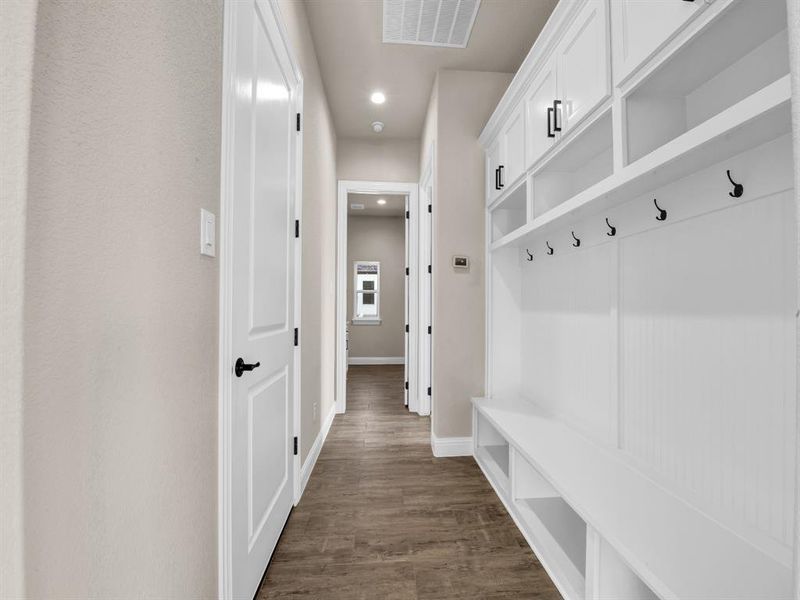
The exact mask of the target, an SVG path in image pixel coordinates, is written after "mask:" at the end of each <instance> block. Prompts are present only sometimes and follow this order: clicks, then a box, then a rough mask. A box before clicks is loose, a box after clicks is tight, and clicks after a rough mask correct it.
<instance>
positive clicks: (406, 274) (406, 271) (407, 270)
mask: <svg viewBox="0 0 800 600" xmlns="http://www.w3.org/2000/svg"><path fill="white" fill-rule="evenodd" d="M406 276H408V267H406Z"/></svg>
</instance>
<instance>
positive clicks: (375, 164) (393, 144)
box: [336, 139, 419, 182]
mask: <svg viewBox="0 0 800 600" xmlns="http://www.w3.org/2000/svg"><path fill="white" fill-rule="evenodd" d="M336 172H337V176H338V178H339V179H347V180H355V181H400V182H415V181H418V180H419V141H418V140H401V139H376V140H375V141H372V140H363V139H357V140H354V139H340V140H339V141H338V144H337V147H336Z"/></svg>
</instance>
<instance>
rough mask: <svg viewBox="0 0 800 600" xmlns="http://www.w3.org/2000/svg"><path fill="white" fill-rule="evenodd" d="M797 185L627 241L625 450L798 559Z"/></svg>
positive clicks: (771, 548) (622, 298) (769, 546)
mask: <svg viewBox="0 0 800 600" xmlns="http://www.w3.org/2000/svg"><path fill="white" fill-rule="evenodd" d="M792 211H793V202H792V194H791V191H787V192H781V193H777V194H773V195H771V196H769V197H766V198H761V199H758V200H756V201H752V202H747V203H743V204H740V205H736V206H732V207H730V208H727V209H725V210H722V211H717V212H713V213H710V214H706V215H702V216H699V217H696V218H693V219H689V220H686V221H683V222H679V223H674V224H672V225H670V226H667V227H664V228H660V229H656V230H651V231H649V232H647V233H644V234H641V235H634V236H631V237H629V238H627V239H623V240H621V241H620V250H619V261H620V280H619V336H620V337H619V344H620V354H619V357H620V371H619V372H620V400H619V402H620V432H619V434H620V446H621V448H622V449H623V452H625V453H627V454H629V455H630V457H632V459H633V460H634V461H636V462H637V463H638V464H639V465H640V466H641V467H642V468H643V469H644V470H645V471H646V472H650V473H652V474H653V475H654V476H655V477H656V478H657V479H658V480H660V481H662V482H663V483H665V484H666V485H668V486H669V488H670V489H672V490H674V491H676V492H677V493H679V494H680V495H681V496H683V497H685V498H686V499H687V500H689V501H690V502H692V503H693V504H695V505H697V506H699V507H700V508H701V509H703V510H705V511H706V512H708V513H709V514H711V515H714V516H715V517H716V518H718V519H719V520H721V521H723V522H725V523H726V524H728V525H729V526H730V527H732V528H734V529H735V530H736V531H738V532H740V533H741V534H742V535H744V536H745V537H747V538H748V539H751V540H752V541H753V542H754V543H757V544H758V545H759V546H760V547H762V549H764V550H765V551H767V552H769V553H770V554H772V555H773V556H775V557H776V558H778V559H780V560H782V561H784V562H787V564H790V561H791V548H792V528H793V506H794V495H793V485H794V474H793V471H794V453H795V435H796V433H795V422H796V421H795V401H796V392H795V381H794V364H795V348H794V327H795V324H794V312H795V309H796V298H795V296H796V294H795V286H794V273H795V272H796V268H795V256H794V251H793V247H794V246H793V243H794V235H795V234H794V229H793V228H794V219H793V214H792Z"/></svg>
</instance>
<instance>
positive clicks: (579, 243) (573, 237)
mask: <svg viewBox="0 0 800 600" xmlns="http://www.w3.org/2000/svg"><path fill="white" fill-rule="evenodd" d="M570 233H572V239H573V240H575V241H574V242H573V243H572V245H573V247H575V248H578V247H580V245H581V241H580V240H579V239H578V238H576V237H575V232H574V231H571V232H570Z"/></svg>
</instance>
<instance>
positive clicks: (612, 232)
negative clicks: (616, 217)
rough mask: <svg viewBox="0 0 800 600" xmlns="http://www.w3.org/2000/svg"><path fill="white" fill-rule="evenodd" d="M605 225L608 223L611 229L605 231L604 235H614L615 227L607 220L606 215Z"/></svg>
mask: <svg viewBox="0 0 800 600" xmlns="http://www.w3.org/2000/svg"><path fill="white" fill-rule="evenodd" d="M606 225H608V228H609V229H610V230H611V231H607V232H606V235H607V236H608V237H614V236H615V235H617V228H616V227H614V226H613V225H612V224H611V223H609V222H608V217H606Z"/></svg>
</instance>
